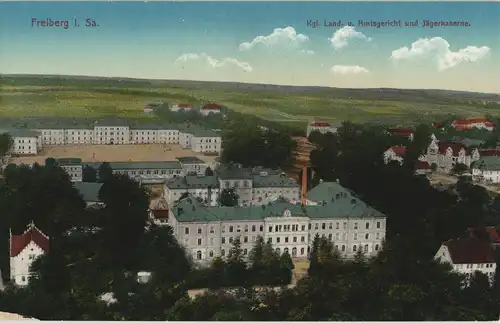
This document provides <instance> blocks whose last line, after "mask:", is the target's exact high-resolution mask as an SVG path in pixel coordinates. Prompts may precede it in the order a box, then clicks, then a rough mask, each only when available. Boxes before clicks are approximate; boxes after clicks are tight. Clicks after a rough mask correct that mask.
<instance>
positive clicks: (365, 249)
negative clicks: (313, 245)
mask: <svg viewBox="0 0 500 323" xmlns="http://www.w3.org/2000/svg"><path fill="white" fill-rule="evenodd" d="M335 249H336V250H337V251H342V252H346V249H347V248H346V246H345V245H342V246H341V247H340V248H339V245H335ZM359 250H361V251H363V252H365V253H367V252H369V246H368V245H367V244H365V245H364V246H363V245H359V246H357V245H354V246H352V252H358V251H359ZM379 250H380V245H378V244H376V245H375V246H374V247H373V251H379ZM297 251H298V249H297V248H296V247H293V248H292V255H291V256H292V257H297V256H298V253H297ZM309 251H310V247H307V252H309ZM276 252H277V253H278V254H281V249H280V248H276ZM283 253H289V249H288V248H284V249H283ZM305 254H306V248H304V247H302V248H300V255H301V256H305ZM220 255H221V256H222V257H224V256H226V250H225V249H221V251H220ZM243 255H244V256H246V255H248V249H246V248H245V249H243ZM208 256H209V258H213V257H214V256H215V252H214V251H213V250H210V251H209V252H208ZM196 259H197V260H202V259H203V253H202V252H201V250H198V251H197V252H196Z"/></svg>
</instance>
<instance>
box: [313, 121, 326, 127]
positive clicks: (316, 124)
mask: <svg viewBox="0 0 500 323" xmlns="http://www.w3.org/2000/svg"><path fill="white" fill-rule="evenodd" d="M311 126H313V127H330V124H329V123H328V122H326V121H314V122H311Z"/></svg>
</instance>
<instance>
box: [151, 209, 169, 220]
mask: <svg viewBox="0 0 500 323" xmlns="http://www.w3.org/2000/svg"><path fill="white" fill-rule="evenodd" d="M151 213H152V214H153V217H154V218H155V219H168V210H151Z"/></svg>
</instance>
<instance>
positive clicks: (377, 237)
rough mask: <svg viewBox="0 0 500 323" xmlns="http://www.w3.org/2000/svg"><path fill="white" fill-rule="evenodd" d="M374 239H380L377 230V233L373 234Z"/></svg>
mask: <svg viewBox="0 0 500 323" xmlns="http://www.w3.org/2000/svg"><path fill="white" fill-rule="evenodd" d="M375 239H377V240H379V239H380V233H378V232H377V234H376V235H375Z"/></svg>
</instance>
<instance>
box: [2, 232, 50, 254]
mask: <svg viewBox="0 0 500 323" xmlns="http://www.w3.org/2000/svg"><path fill="white" fill-rule="evenodd" d="M30 242H33V243H35V244H36V245H37V246H38V247H40V249H42V250H43V251H44V252H48V251H49V237H47V236H46V235H45V234H43V233H42V231H40V230H39V229H38V228H37V227H35V226H34V225H33V224H32V225H30V227H29V228H28V229H27V230H26V231H24V233H23V234H19V235H12V236H11V239H10V256H11V257H16V256H17V255H19V254H20V253H21V252H22V251H23V250H24V249H25V248H26V247H27V246H28V245H29V244H30Z"/></svg>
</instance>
